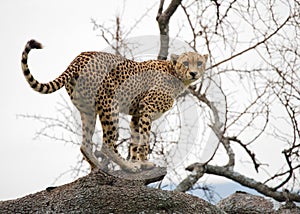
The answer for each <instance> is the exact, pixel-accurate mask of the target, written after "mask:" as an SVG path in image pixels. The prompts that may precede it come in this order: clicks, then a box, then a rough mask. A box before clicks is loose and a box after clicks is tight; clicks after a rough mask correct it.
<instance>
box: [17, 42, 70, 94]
mask: <svg viewBox="0 0 300 214" xmlns="http://www.w3.org/2000/svg"><path fill="white" fill-rule="evenodd" d="M42 48H43V47H42V44H41V43H39V42H37V41H35V40H30V41H29V42H27V44H26V46H25V49H24V51H23V53H22V60H21V64H22V70H23V74H24V76H25V78H26V80H27V82H28V83H29V85H30V87H31V88H32V89H34V90H35V91H37V92H40V93H42V94H49V93H52V92H55V91H57V90H59V89H60V88H62V87H63V86H64V85H65V84H66V83H67V82H68V80H69V75H68V74H67V73H66V72H64V73H62V74H61V75H60V76H59V77H58V78H56V79H55V80H53V81H51V82H49V83H39V82H38V81H37V80H36V79H35V78H34V77H33V76H32V74H31V73H30V70H29V67H28V63H27V60H28V54H29V52H30V51H31V50H32V49H42Z"/></svg>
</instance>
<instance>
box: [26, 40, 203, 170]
mask: <svg viewBox="0 0 300 214" xmlns="http://www.w3.org/2000/svg"><path fill="white" fill-rule="evenodd" d="M41 48H42V45H41V43H39V42H37V41H35V40H30V41H28V42H27V44H26V46H25V49H24V51H23V53H22V60H21V65H22V70H23V74H24V76H25V78H26V80H27V82H28V83H29V85H30V87H31V88H32V89H34V90H35V91H37V92H40V93H42V94H50V93H53V92H55V91H57V90H59V89H60V88H62V87H65V88H66V91H67V93H68V95H69V96H70V98H71V101H72V103H73V104H74V105H75V107H76V108H77V109H78V110H79V112H80V116H81V122H82V144H81V146H80V150H81V152H82V154H83V157H84V158H85V160H86V161H87V162H88V163H89V164H90V167H91V170H94V169H98V168H102V167H103V165H102V163H101V161H99V159H98V156H97V155H95V154H96V152H95V145H94V144H93V143H92V136H93V134H94V131H95V124H96V119H97V116H98V117H99V119H100V122H101V126H102V130H103V144H102V150H101V152H103V154H105V155H106V156H107V157H109V158H112V160H113V161H114V162H115V163H117V164H118V165H119V166H120V167H121V168H122V169H124V170H126V171H129V172H137V171H140V170H142V169H151V168H153V167H154V166H155V165H154V164H153V163H152V162H150V161H148V153H149V136H150V130H151V123H152V122H153V121H154V120H155V119H157V118H159V117H160V116H161V115H162V114H163V113H165V112H166V111H168V110H169V109H170V108H172V105H173V103H174V100H175V99H176V97H178V96H179V95H180V94H181V93H182V92H183V91H184V90H185V89H186V88H187V87H188V86H189V85H190V84H191V83H193V82H195V81H196V80H198V79H199V78H200V77H202V76H203V73H204V70H205V64H206V61H207V58H208V55H200V54H198V53H194V52H186V53H183V54H181V55H171V60H169V61H162V60H148V61H143V62H136V61H133V60H129V59H126V58H124V57H122V56H119V55H113V54H110V53H105V52H96V51H91V52H82V53H81V54H79V55H78V56H77V57H76V58H75V59H74V60H73V61H72V62H71V64H70V65H69V66H68V67H67V69H66V70H65V71H64V72H63V73H62V74H61V75H60V76H58V77H57V78H56V79H54V80H53V81H51V82H48V83H40V82H38V81H37V80H36V79H35V78H34V77H33V76H32V74H31V72H30V70H29V66H28V62H27V61H28V54H29V52H30V51H31V50H32V49H41ZM119 113H125V114H129V115H131V121H130V131H131V139H130V143H129V157H130V158H129V160H125V159H123V158H122V157H121V156H120V155H119V153H118V151H117V146H116V145H117V144H116V142H117V139H118V123H119Z"/></svg>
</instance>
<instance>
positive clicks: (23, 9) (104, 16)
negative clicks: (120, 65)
mask: <svg viewBox="0 0 300 214" xmlns="http://www.w3.org/2000/svg"><path fill="white" fill-rule="evenodd" d="M137 2H138V3H137ZM153 4H154V2H152V1H146V0H142V1H141V0H130V1H127V2H126V8H125V11H126V13H124V16H123V21H124V23H126V26H131V25H132V24H133V23H134V22H135V20H137V19H138V18H139V17H140V16H142V12H144V11H146V9H147V8H150V7H151V6H153ZM123 9H124V8H123V1H121V0H110V1H99V0H87V1H71V0H64V1H58V0H54V1H41V0H26V1H22V0H3V1H1V2H0V27H1V28H0V32H1V33H0V38H1V39H0V47H1V50H2V51H1V53H0V59H1V67H2V69H1V73H2V78H0V81H1V83H0V87H1V89H0V93H1V98H2V107H1V123H0V126H1V128H0V130H1V142H0V170H1V171H0V173H1V176H0V200H6V199H12V198H16V197H20V196H23V195H26V194H29V193H34V192H36V191H39V190H43V189H45V188H46V187H48V186H50V185H51V184H52V183H53V181H54V179H55V178H56V177H57V176H58V175H60V174H61V173H63V172H65V171H66V170H68V169H70V166H71V165H74V161H76V156H77V155H78V154H79V148H78V147H76V146H70V145H63V144H62V143H59V142H53V141H48V140H45V139H44V138H41V139H37V140H33V137H34V133H35V131H37V130H38V126H39V125H40V124H39V123H38V122H36V121H34V120H27V119H23V118H17V117H16V115H17V114H36V115H44V116H46V115H49V116H55V115H56V113H55V107H56V104H57V102H58V101H60V100H61V98H60V95H64V96H66V92H65V90H64V89H63V90H60V91H59V92H56V93H53V94H51V95H41V94H39V93H36V92H34V91H33V90H32V89H30V87H29V86H28V84H27V83H26V81H25V78H24V77H23V74H22V72H21V65H20V59H21V53H22V50H23V48H24V46H25V44H26V42H27V41H28V40H30V39H36V40H38V41H40V42H41V43H42V44H43V45H44V49H43V50H38V51H33V52H32V53H31V55H30V67H31V70H32V73H33V74H34V75H35V77H36V78H37V79H38V80H40V81H41V82H43V81H44V82H48V81H49V80H52V79H54V78H56V77H57V76H58V75H59V74H61V73H62V72H63V71H64V70H65V69H66V67H67V66H68V65H69V63H70V62H71V61H72V60H73V58H74V57H75V56H76V55H78V54H79V53H80V52H82V51H89V50H102V49H104V48H105V47H106V45H105V43H104V42H103V41H102V40H101V39H100V38H99V37H97V36H96V35H97V32H95V31H93V25H92V24H91V23H90V19H91V18H94V19H96V20H97V21H98V22H99V23H105V24H106V25H107V26H109V25H110V24H111V25H112V24H113V21H114V17H115V15H118V14H121V15H122V11H123ZM139 11H141V12H139ZM155 15H156V10H152V11H151V12H150V14H149V16H147V17H145V19H144V20H143V23H144V24H143V25H140V26H139V28H138V29H137V31H136V33H135V34H134V35H135V36H137V35H145V34H151V35H153V34H156V35H158V28H157V23H156V21H155V19H154V18H153V17H155ZM67 181H68V180H61V182H67Z"/></svg>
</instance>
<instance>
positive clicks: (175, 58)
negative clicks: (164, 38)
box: [171, 54, 179, 65]
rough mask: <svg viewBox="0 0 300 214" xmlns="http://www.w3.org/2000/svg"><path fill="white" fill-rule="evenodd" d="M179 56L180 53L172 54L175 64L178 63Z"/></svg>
mask: <svg viewBox="0 0 300 214" xmlns="http://www.w3.org/2000/svg"><path fill="white" fill-rule="evenodd" d="M178 58H179V55H177V54H171V61H172V63H173V64H174V65H176V63H177V60H178Z"/></svg>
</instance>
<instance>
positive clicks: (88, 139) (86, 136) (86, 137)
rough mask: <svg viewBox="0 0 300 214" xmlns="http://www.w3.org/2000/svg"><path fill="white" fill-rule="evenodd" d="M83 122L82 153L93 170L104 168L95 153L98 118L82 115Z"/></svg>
mask: <svg viewBox="0 0 300 214" xmlns="http://www.w3.org/2000/svg"><path fill="white" fill-rule="evenodd" d="M81 121H82V144H81V147H80V151H81V153H82V154H83V156H84V159H85V160H86V161H87V162H88V163H89V164H90V166H91V170H95V169H99V168H103V167H104V166H102V164H101V163H100V162H99V160H98V159H97V158H96V156H95V154H94V153H93V143H92V137H93V134H94V131H95V125H96V116H94V115H89V114H85V113H81Z"/></svg>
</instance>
